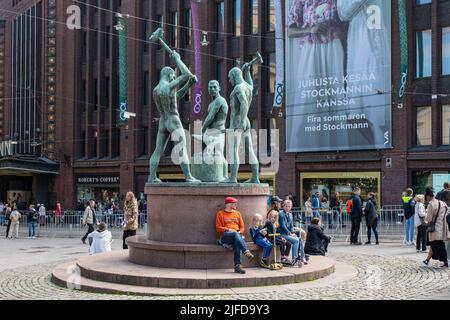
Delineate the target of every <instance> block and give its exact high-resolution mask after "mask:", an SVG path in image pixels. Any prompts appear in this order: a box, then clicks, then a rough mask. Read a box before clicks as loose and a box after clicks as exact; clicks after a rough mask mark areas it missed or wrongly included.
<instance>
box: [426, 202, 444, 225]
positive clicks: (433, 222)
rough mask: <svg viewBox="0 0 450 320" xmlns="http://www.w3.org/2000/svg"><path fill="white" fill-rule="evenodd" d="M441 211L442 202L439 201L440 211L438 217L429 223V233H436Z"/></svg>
mask: <svg viewBox="0 0 450 320" xmlns="http://www.w3.org/2000/svg"><path fill="white" fill-rule="evenodd" d="M439 211H441V201H439V207H438V210H437V212H436V217H435V218H434V219H433V221H430V222H429V223H428V226H427V232H435V231H436V220H437V218H438V216H439Z"/></svg>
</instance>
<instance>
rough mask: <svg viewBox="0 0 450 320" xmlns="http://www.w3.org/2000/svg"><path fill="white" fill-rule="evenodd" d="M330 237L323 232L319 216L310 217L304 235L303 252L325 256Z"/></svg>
mask: <svg viewBox="0 0 450 320" xmlns="http://www.w3.org/2000/svg"><path fill="white" fill-rule="evenodd" d="M330 242H331V237H329V236H327V235H325V234H324V233H323V229H322V228H321V227H320V218H314V219H312V222H311V225H310V226H309V227H308V233H307V235H306V243H305V253H306V254H309V255H312V256H325V254H326V252H327V250H328V244H329V243H330Z"/></svg>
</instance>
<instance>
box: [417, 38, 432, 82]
mask: <svg viewBox="0 0 450 320" xmlns="http://www.w3.org/2000/svg"><path fill="white" fill-rule="evenodd" d="M416 77H417V78H424V77H431V30H424V31H418V32H416Z"/></svg>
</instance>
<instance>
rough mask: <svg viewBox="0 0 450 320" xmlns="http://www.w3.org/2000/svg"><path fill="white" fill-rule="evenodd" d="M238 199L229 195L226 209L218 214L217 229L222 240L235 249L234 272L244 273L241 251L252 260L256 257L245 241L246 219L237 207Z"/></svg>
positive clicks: (226, 200)
mask: <svg viewBox="0 0 450 320" xmlns="http://www.w3.org/2000/svg"><path fill="white" fill-rule="evenodd" d="M237 202H238V201H237V199H235V198H232V197H228V198H226V199H225V209H223V210H220V211H219V212H217V214H216V230H217V233H218V234H219V238H220V242H221V243H222V244H225V245H230V246H232V247H233V250H234V272H236V273H240V274H244V273H245V270H243V269H242V266H241V252H242V253H243V254H244V255H245V256H246V257H247V258H249V259H250V260H251V259H253V258H254V256H253V254H252V253H251V252H250V250H248V248H247V244H246V243H245V240H244V237H243V235H242V234H243V232H244V230H245V226H244V220H243V219H242V215H241V213H240V212H239V211H237V210H236V208H237Z"/></svg>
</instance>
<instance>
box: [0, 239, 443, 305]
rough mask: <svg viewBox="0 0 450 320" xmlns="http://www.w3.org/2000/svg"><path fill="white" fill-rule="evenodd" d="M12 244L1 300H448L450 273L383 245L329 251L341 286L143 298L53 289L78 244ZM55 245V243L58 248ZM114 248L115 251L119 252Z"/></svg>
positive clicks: (1, 273)
mask: <svg viewBox="0 0 450 320" xmlns="http://www.w3.org/2000/svg"><path fill="white" fill-rule="evenodd" d="M8 241H9V242H8ZM13 241H14V240H12V241H11V240H0V254H1V256H2V257H5V255H8V259H1V260H8V261H9V262H10V263H9V264H8V265H7V264H6V263H3V264H0V298H1V299H35V298H37V299H52V300H53V299H70V300H77V299H146V300H147V299H161V300H174V299H179V300H183V299H192V300H201V299H210V300H222V299H226V300H245V299H255V300H267V299H284V300H311V299H345V300H349V299H352V300H358V299H371V300H372V299H377V300H382V299H408V300H409V299H450V271H449V270H448V269H446V270H442V269H440V268H439V267H438V265H439V264H438V263H437V262H434V263H432V264H430V265H431V266H430V267H425V266H421V263H420V262H421V260H423V259H424V256H423V254H416V253H415V251H414V248H411V247H404V246H401V245H400V244H382V245H381V246H376V247H375V246H371V247H370V248H369V247H367V246H362V247H353V246H352V247H350V246H348V245H344V244H335V245H334V246H332V247H331V248H330V251H331V254H330V257H332V258H334V259H336V260H337V261H341V262H344V263H347V264H351V265H353V266H354V267H355V268H356V269H357V271H358V274H357V276H356V277H355V278H353V279H351V280H348V281H346V282H342V283H337V284H333V283H331V284H329V285H325V286H320V287H308V288H304V289H301V290H292V289H290V290H288V289H287V290H286V291H281V292H273V293H270V292H269V293H257V292H256V293H253V294H242V295H222V296H220V295H216V296H207V297H205V296H180V297H178V296H170V297H169V296H166V297H141V296H126V295H111V294H96V293H88V292H81V291H77V290H69V289H65V288H61V287H58V286H56V285H54V284H52V283H51V282H50V274H51V270H52V268H53V267H54V266H56V265H57V264H59V263H61V262H65V261H71V260H74V259H76V258H77V257H78V256H80V255H83V254H85V253H84V252H85V251H84V250H85V247H83V246H82V244H81V242H80V243H79V244H78V243H75V242H74V240H68V239H65V240H61V239H57V240H56V239H51V241H52V242H51V243H49V242H50V240H45V239H44V240H39V242H40V243H38V242H35V243H30V241H33V240H19V241H16V242H15V243H13ZM27 241H29V242H27ZM70 241H72V243H70ZM78 241H79V240H78ZM55 242H58V246H56V243H55ZM118 242H119V241H116V242H115V243H114V249H118V248H119V247H120V243H118ZM7 244H9V245H10V248H9V249H11V247H13V249H15V250H12V251H10V250H8V249H7V246H6V245H7ZM20 249H22V250H20ZM7 252H8V253H7ZM24 256H25V258H24Z"/></svg>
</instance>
